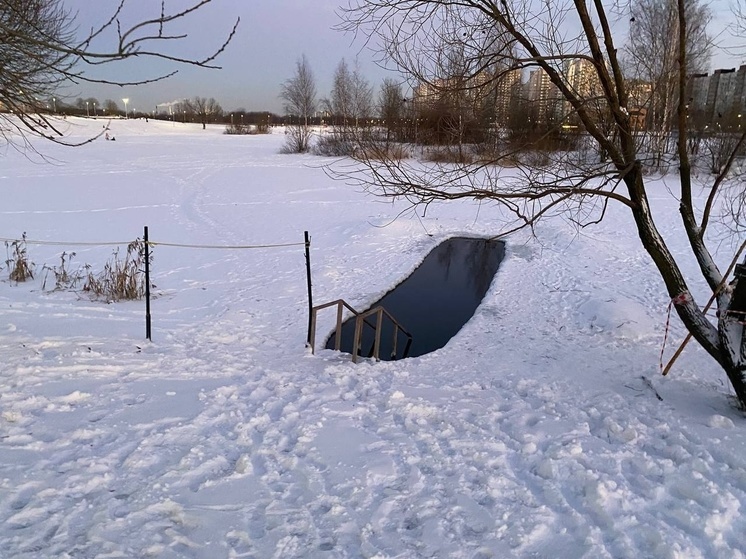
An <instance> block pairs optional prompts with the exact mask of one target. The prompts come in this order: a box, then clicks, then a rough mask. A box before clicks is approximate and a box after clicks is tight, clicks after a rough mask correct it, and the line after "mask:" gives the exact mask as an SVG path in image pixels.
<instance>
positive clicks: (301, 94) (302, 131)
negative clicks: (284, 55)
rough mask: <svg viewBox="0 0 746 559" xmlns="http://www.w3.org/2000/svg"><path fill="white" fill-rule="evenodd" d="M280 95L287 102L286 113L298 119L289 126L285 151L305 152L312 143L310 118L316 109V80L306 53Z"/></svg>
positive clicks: (296, 64) (298, 61)
mask: <svg viewBox="0 0 746 559" xmlns="http://www.w3.org/2000/svg"><path fill="white" fill-rule="evenodd" d="M280 97H281V98H282V100H283V101H284V102H285V113H286V114H288V115H289V116H291V117H294V118H295V119H296V122H295V123H292V124H291V125H290V126H288V128H287V133H288V136H287V141H286V142H285V146H284V148H283V151H285V152H287V153H304V152H306V151H308V149H309V147H310V143H311V127H310V126H309V120H310V119H311V117H313V113H314V112H315V111H316V80H315V79H314V77H313V71H312V70H311V66H310V65H309V64H308V59H307V58H306V55H305V54H304V55H303V56H302V57H301V58H300V59H299V60H297V61H296V63H295V74H293V77H291V78H289V79H288V80H287V81H286V82H285V83H284V84H282V91H281V93H280Z"/></svg>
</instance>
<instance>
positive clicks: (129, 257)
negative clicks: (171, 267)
mask: <svg viewBox="0 0 746 559" xmlns="http://www.w3.org/2000/svg"><path fill="white" fill-rule="evenodd" d="M151 258H152V253H151ZM144 266H145V242H144V241H142V240H140V239H137V240H135V241H133V242H131V243H130V244H129V245H127V254H126V255H124V257H121V256H120V254H119V249H118V248H117V249H116V250H115V251H114V254H113V255H112V258H111V259H110V260H109V261H107V262H106V264H105V265H104V270H103V271H102V272H100V273H99V274H94V273H93V272H89V273H88V277H87V278H86V280H85V285H83V291H86V292H88V293H89V294H90V295H91V296H93V297H94V298H96V299H105V300H106V301H123V300H134V299H142V298H143V297H144V296H145V273H144Z"/></svg>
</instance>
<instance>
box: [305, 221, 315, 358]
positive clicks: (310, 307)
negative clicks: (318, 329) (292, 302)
mask: <svg viewBox="0 0 746 559" xmlns="http://www.w3.org/2000/svg"><path fill="white" fill-rule="evenodd" d="M304 236H305V241H306V280H307V283H308V339H307V340H306V347H308V346H310V345H311V317H312V315H313V290H312V288H311V237H309V236H308V231H304Z"/></svg>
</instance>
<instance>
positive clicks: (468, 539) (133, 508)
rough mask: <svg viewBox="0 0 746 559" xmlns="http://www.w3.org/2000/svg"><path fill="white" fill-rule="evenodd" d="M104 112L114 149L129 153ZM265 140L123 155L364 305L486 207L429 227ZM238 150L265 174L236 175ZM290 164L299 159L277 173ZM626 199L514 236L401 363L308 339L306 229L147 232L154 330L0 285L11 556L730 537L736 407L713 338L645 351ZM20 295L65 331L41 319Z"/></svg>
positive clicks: (662, 548)
mask: <svg viewBox="0 0 746 559" xmlns="http://www.w3.org/2000/svg"><path fill="white" fill-rule="evenodd" d="M117 124H118V125H119V126H120V127H122V131H121V132H119V133H118V144H119V146H118V149H119V148H120V147H121V149H131V150H132V153H134V154H138V153H141V151H138V150H142V149H143V148H142V147H141V146H140V145H139V144H138V142H137V140H138V138H136V137H135V138H131V139H128V138H127V136H126V135H125V133H124V132H125V131H126V130H127V128H124V127H125V123H121V124H120V123H117ZM137 126H138V125H137V124H136V123H132V124H130V127H131V129H132V130H133V133H132V136H134V132H135V131H137V130H139V128H137ZM141 126H142V125H141ZM194 134H195V136H196V135H197V132H196V131H195V132H194ZM143 138H145V139H149V136H143ZM174 138H177V139H179V142H183V140H182V139H181V136H178V135H174ZM218 140H221V141H225V139H224V138H223V137H222V136H217V135H214V136H212V141H213V142H217V141H218ZM262 140H263V143H259V145H261V146H263V147H262V150H264V151H259V152H256V153H255V152H251V151H249V152H248V154H247V153H244V155H243V158H241V159H238V160H236V159H235V156H236V153H237V150H235V149H234V148H232V147H226V148H224V149H225V151H224V152H223V151H220V147H216V148H213V149H215V151H216V155H215V158H209V159H207V160H206V162H204V163H201V162H199V161H197V160H194V159H192V163H191V164H190V165H186V164H185V165H182V164H181V161H177V162H174V158H175V157H178V155H179V152H176V153H170V154H167V155H164V156H155V155H149V156H144V157H142V159H138V160H137V163H136V164H133V165H132V167H131V168H132V171H133V173H139V172H141V170H142V169H143V168H147V169H148V170H149V171H148V172H149V173H151V174H155V175H157V177H158V180H159V181H161V184H163V185H164V186H163V188H164V189H169V197H170V200H168V203H165V204H160V205H154V206H152V207H151V209H152V208H156V207H157V209H158V211H159V212H162V213H161V214H159V215H161V216H164V217H163V218H162V223H160V229H156V230H157V231H159V235H161V234H162V235H163V237H164V238H165V236H166V234H171V235H181V234H184V235H185V236H186V237H188V238H189V242H192V241H197V242H201V243H212V242H220V243H222V244H242V243H245V242H248V241H249V240H251V241H254V239H256V241H254V242H268V241H270V242H271V241H283V242H287V241H290V242H293V241H295V240H296V238H298V235H299V233H302V229H303V228H304V227H306V228H310V229H311V230H312V234H314V239H315V240H314V242H313V247H314V251H313V257H312V258H313V262H314V281H315V291H316V294H317V297H319V298H322V299H325V300H330V299H333V298H337V297H339V296H343V297H345V298H349V300H350V302H352V303H353V305H356V306H360V307H363V306H365V305H366V304H367V303H369V302H371V301H372V300H375V299H376V298H377V296H378V295H380V294H381V293H382V292H383V291H385V290H387V289H388V288H389V287H391V286H392V285H393V284H395V283H396V282H397V281H399V280H400V279H401V278H402V277H404V276H406V275H407V274H408V273H409V272H410V271H411V269H413V268H414V267H415V266H416V265H417V264H418V262H419V260H421V259H422V258H424V256H425V254H426V253H427V252H428V250H429V249H430V248H432V247H433V246H435V244H437V242H438V241H439V240H441V239H442V238H444V237H446V236H449V235H456V234H463V233H465V232H467V233H469V232H470V233H471V234H489V233H490V232H491V231H492V230H493V227H494V224H492V223H490V222H489V221H488V220H484V222H476V223H475V222H474V217H473V215H474V214H473V210H472V209H469V208H468V206H465V207H458V206H456V209H454V210H451V209H449V208H442V209H437V208H434V209H433V211H432V216H431V217H429V218H428V219H425V220H423V221H424V226H425V227H428V228H429V229H430V231H431V232H433V233H434V234H435V238H430V237H427V236H426V235H425V234H424V233H423V231H422V227H423V226H422V225H420V222H419V221H420V220H409V221H406V220H405V221H404V222H402V221H401V220H400V221H397V222H395V223H394V224H393V225H391V226H390V227H387V228H383V229H379V228H372V227H371V223H375V224H377V223H378V222H379V221H380V222H382V223H384V222H387V221H388V215H389V213H390V214H391V215H395V214H396V213H397V212H396V209H395V208H393V207H391V206H383V207H381V206H380V204H376V203H375V202H373V203H370V204H369V205H367V206H366V203H365V200H366V198H365V197H364V196H363V195H362V194H360V193H355V192H352V191H350V190H349V187H346V186H344V185H341V184H338V183H334V182H333V181H329V179H327V178H325V177H324V176H323V172H322V171H320V170H318V169H311V168H309V167H305V166H304V163H308V162H309V160H307V159H302V160H301V161H300V162H298V160H297V159H296V158H293V157H290V156H276V155H274V151H276V148H277V146H279V140H281V138H280V139H278V138H273V137H269V138H266V139H262ZM163 141H164V142H165V143H167V139H164V140H163ZM128 142H130V143H132V146H130V145H128ZM142 143H143V144H144V145H148V143H147V142H145V141H144V140H143V142H142ZM266 144H269V145H268V147H267V145H266ZM94 145H95V144H94ZM252 145H254V144H250V146H252ZM148 149H149V150H153V147H152V146H150V147H148ZM164 149H167V148H164ZM254 149H258V148H254ZM188 155H189V154H187V156H185V157H184V159H189V157H188ZM70 157H71V158H72V156H70ZM9 159H10V158H9ZM288 161H289V163H288ZM18 166H19V167H22V168H23V167H24V165H23V163H18ZM294 166H295V167H294ZM127 168H128V167H127V166H126V165H124V166H122V165H121V164H116V163H113V162H112V163H111V167H106V166H102V167H100V168H98V169H97V168H96V165H94V164H81V166H80V167H78V166H77V164H76V163H71V164H70V169H69V170H67V171H66V173H67V174H68V175H69V176H70V177H76V178H77V180H79V181H81V182H85V180H86V179H85V178H84V177H86V176H87V175H88V174H92V175H94V176H99V175H100V173H112V172H113V173H121V172H124V171H126V170H127ZM249 168H253V169H255V170H256V173H257V174H258V175H259V177H260V178H262V179H267V180H266V181H265V180H260V181H258V183H259V184H260V185H259V186H257V183H253V184H252V185H251V189H250V191H249V192H246V191H244V186H243V185H239V186H236V185H235V182H236V177H240V176H245V175H246V174H247V173H248V171H247V169H249ZM12 169H13V166H11V170H10V171H8V174H9V175H10V174H12ZM44 169H45V168H41V169H40V170H37V173H38V175H36V176H41V177H43V176H44V174H43V173H44ZM278 169H279V170H283V169H285V170H287V169H290V170H291V171H292V173H291V174H290V175H289V176H294V177H295V180H296V181H297V183H298V184H292V185H288V184H284V183H280V182H277V183H274V182H273V180H274V177H275V175H274V173H276V172H278ZM22 170H23V169H22ZM57 171H58V169H56V168H55V169H50V170H49V174H50V175H55V176H57ZM235 171H237V172H238V173H237V174H233V173H234V172H235ZM24 172H25V171H24ZM47 176H49V175H47ZM284 176H285V175H281V177H280V178H282V177H284ZM270 184H271V186H270ZM231 185H232V186H231ZM0 188H3V189H4V190H5V189H7V188H8V187H7V185H5V184H4V183H0ZM257 198H259V200H257ZM335 200H337V201H340V200H341V201H346V200H350V201H351V202H350V203H353V202H352V201H354V204H356V205H357V207H356V206H350V205H349V204H347V203H345V204H344V208H345V210H344V211H341V210H339V209H337V208H336V207H335V205H334V202H335ZM301 201H302V202H304V203H302V204H299V203H298V202H301ZM116 202H117V203H118V202H119V201H116ZM294 202H295V204H294ZM257 203H258V204H260V205H266V206H267V207H266V209H265V208H262V209H260V210H259V211H258V212H254V211H249V212H248V214H246V213H245V208H247V207H254V206H255V204H257ZM291 207H296V208H299V209H297V210H293V209H289V208H291ZM322 208H326V209H322ZM484 211H485V210H482V212H484ZM451 212H452V213H451ZM35 215H36V217H37V218H40V219H42V215H41V214H35ZM619 215H622V214H621V212H619ZM619 215H610V217H609V219H608V223H605V224H602V226H600V227H598V228H597V229H594V230H592V231H591V234H590V235H591V236H586V235H583V236H580V237H578V236H576V234H575V233H574V232H572V231H565V230H564V229H563V227H562V226H555V225H553V226H552V227H551V228H549V227H548V226H547V228H546V229H545V230H544V232H545V233H546V237H542V235H541V234H540V235H539V240H538V241H536V240H530V239H524V238H523V237H521V236H515V237H514V238H513V242H511V240H509V241H508V243H509V244H508V256H507V257H506V260H505V262H504V263H503V265H502V267H501V269H500V270H499V271H498V275H497V278H496V280H495V282H494V283H493V286H492V288H491V290H490V292H489V293H488V295H487V297H486V298H485V301H484V303H483V305H482V307H480V309H479V310H478V312H477V315H476V316H475V317H474V318H473V319H472V321H470V323H469V324H468V325H467V326H466V327H465V328H464V330H463V331H462V332H461V333H460V334H459V335H457V336H456V338H454V340H452V342H451V343H449V345H448V346H447V347H446V348H444V349H443V350H440V351H438V352H435V353H433V354H430V355H427V356H423V357H421V358H417V359H409V360H404V361H400V362H386V363H375V364H374V363H371V362H366V363H363V364H360V365H353V364H352V363H351V362H349V357H345V356H344V355H339V354H336V353H335V352H331V351H327V350H320V351H318V354H317V355H316V356H312V355H311V354H310V352H309V351H308V350H304V349H303V341H304V335H305V330H304V329H305V320H306V315H305V306H304V305H305V285H304V283H303V281H304V279H303V278H304V272H303V256H302V247H296V248H284V249H278V250H276V251H243V252H241V251H235V252H218V253H216V252H211V253H204V252H195V253H192V252H188V251H186V249H184V251H182V252H178V250H182V249H172V250H174V251H175V252H168V251H167V249H166V247H156V249H155V251H156V252H155V253H156V260H155V269H156V272H155V274H156V276H155V281H156V283H157V284H159V288H158V289H159V291H158V297H157V298H156V300H155V301H154V312H155V336H156V337H155V341H154V342H153V343H152V344H151V343H146V342H144V341H140V338H139V330H136V329H135V328H131V330H126V331H127V332H130V331H131V332H133V333H132V334H126V335H120V336H105V335H103V334H100V335H96V334H95V330H94V333H79V331H78V328H82V326H81V327H76V326H75V324H77V323H78V322H83V321H93V322H94V323H96V324H99V323H100V324H101V325H105V328H104V331H106V332H109V331H111V330H112V329H113V327H112V326H111V321H113V322H114V323H118V322H120V321H121V322H125V323H129V322H132V321H133V320H134V321H141V320H142V316H141V312H142V311H141V309H140V308H139V307H136V308H135V307H134V306H131V307H130V306H126V305H125V307H124V308H123V309H113V308H111V307H112V306H111V305H103V306H102V304H98V303H90V302H88V301H86V300H80V299H74V300H72V301H71V300H70V298H66V297H64V296H63V295H61V294H53V295H44V294H40V293H39V292H38V289H37V290H36V291H31V292H29V290H27V289H26V288H24V287H19V286H9V285H7V284H4V285H2V286H0V303H1V304H2V307H1V308H2V309H3V312H4V313H5V315H6V317H7V319H8V322H9V323H10V326H9V327H8V328H7V329H3V330H2V332H1V335H0V351H2V355H3V356H5V359H4V366H3V371H4V372H3V376H2V378H3V389H2V391H1V392H0V526H2V528H0V557H17V558H36V557H69V558H74V557H85V558H96V557H101V558H104V557H106V558H116V557H121V558H125V557H127V558H129V557H164V558H181V557H195V558H214V557H232V558H237V557H243V558H256V559H259V558H270V557H275V558H289V557H324V558H325V557H378V558H383V557H397V558H410V557H454V558H474V559H487V558H489V557H495V558H500V557H527V558H535V559H540V558H550V557H551V558H555V557H565V558H577V557H588V558H604V557H607V558H625V557H630V558H633V557H634V558H640V557H651V558H652V557H655V558H658V557H670V558H683V557H687V558H690V557H691V558H696V557H702V558H710V557H712V558H723V559H725V558H728V559H730V558H738V557H744V555H743V553H744V552H743V549H744V545H743V541H744V540H743V534H744V533H746V520H744V517H743V515H742V510H741V509H742V506H743V504H744V503H746V456H745V454H744V452H743V451H744V449H745V448H746V444H745V442H744V441H745V438H744V434H743V418H742V417H741V416H739V414H738V413H737V412H735V411H734V410H733V409H732V408H729V405H728V401H727V398H726V395H725V394H724V393H723V390H721V389H718V386H719V385H718V383H717V382H716V381H715V380H714V379H713V377H714V376H716V375H717V372H715V369H714V367H713V365H712V364H711V363H710V362H709V361H708V359H707V358H706V356H704V355H702V352H701V351H696V350H687V355H689V359H690V361H689V363H691V365H681V366H680V367H681V369H683V370H677V371H676V372H675V373H673V378H671V379H661V378H660V377H657V376H656V366H657V358H658V355H657V353H658V351H659V350H660V342H661V321H662V320H663V319H664V318H665V310H666V305H667V301H666V299H665V297H664V295H663V292H662V290H661V288H660V287H661V286H660V282H659V280H657V278H656V276H655V273H654V272H653V271H652V265H651V264H650V262H649V260H648V259H647V258H646V256H645V255H644V254H643V253H642V251H641V249H640V248H639V246H638V245H637V243H636V242H635V241H634V239H627V238H623V239H619V238H617V235H616V233H615V231H614V227H616V226H618V225H619V223H621V222H622V221H621V220H622V219H623V218H622V217H619ZM165 216H168V217H165ZM279 216H285V217H286V218H287V220H288V221H290V222H296V223H300V225H299V226H298V225H296V223H290V224H288V223H286V222H284V221H282V222H281V220H280V219H279ZM309 216H311V217H309ZM43 219H48V218H43ZM21 223H23V221H21ZM40 223H42V222H40ZM307 223H310V224H311V225H310V226H309V225H306V224H307ZM32 225H33V224H32ZM298 227H299V228H300V229H298ZM28 228H29V230H30V229H31V225H28ZM161 230H162V233H161ZM69 234H70V235H72V234H73V231H70V232H69ZM30 236H31V234H30ZM154 236H155V235H154ZM76 238H81V237H80V236H76ZM542 239H544V240H543V241H542ZM165 240H169V241H178V239H177V238H169V239H165ZM298 240H299V239H298ZM542 243H544V244H542ZM161 262H162V264H161ZM379 290H380V292H377V291H379ZM318 302H320V301H318ZM39 316H41V317H42V319H39V318H35V317H39ZM36 320H43V321H45V323H46V322H47V321H53V320H60V321H67V323H68V328H69V333H68V334H65V335H58V336H40V335H38V334H36V333H35V331H36V330H35V325H36V324H37V323H36V322H35V321H36ZM96 321H98V322H96ZM137 328H138V329H139V323H138V326H137ZM326 331H327V332H328V330H326ZM84 332H87V331H84ZM324 332H325V330H323V329H320V333H322V334H323V333H324ZM672 336H678V337H679V339H680V337H681V336H682V330H681V327H680V326H678V325H674V327H673V329H672ZM317 346H318V347H319V348H320V347H322V341H321V340H320V339H319V340H317ZM700 370H703V371H705V373H706V374H704V373H703V374H700V373H699V372H698V371H700ZM643 376H645V378H647V379H649V381H648V382H651V383H652V385H653V386H654V387H655V388H656V389H657V390H659V391H660V392H661V393H662V394H663V396H664V401H663V402H659V401H658V400H657V399H656V398H655V396H654V394H653V392H652V390H650V388H649V386H648V383H647V382H645V381H644V380H643V379H642V377H643Z"/></svg>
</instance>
